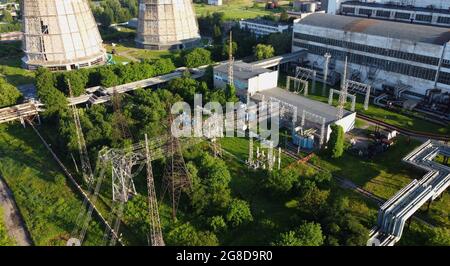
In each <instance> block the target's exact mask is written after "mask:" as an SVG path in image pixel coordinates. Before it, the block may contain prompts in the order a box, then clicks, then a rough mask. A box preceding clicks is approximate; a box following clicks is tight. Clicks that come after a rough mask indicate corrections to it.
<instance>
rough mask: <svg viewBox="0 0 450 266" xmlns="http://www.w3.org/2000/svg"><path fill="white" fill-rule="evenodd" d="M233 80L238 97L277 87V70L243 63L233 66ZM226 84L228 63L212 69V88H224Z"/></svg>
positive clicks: (236, 63)
mask: <svg viewBox="0 0 450 266" xmlns="http://www.w3.org/2000/svg"><path fill="white" fill-rule="evenodd" d="M233 73H234V76H233V80H234V86H235V87H236V92H237V94H238V95H239V96H245V95H247V93H254V92H257V91H264V90H267V89H271V88H274V87H276V86H277V82H278V70H270V69H265V68H262V67H257V66H254V65H251V64H248V63H244V62H235V63H234V64H233ZM226 84H228V63H224V64H221V65H218V66H216V67H214V86H215V87H216V88H224V87H225V86H226Z"/></svg>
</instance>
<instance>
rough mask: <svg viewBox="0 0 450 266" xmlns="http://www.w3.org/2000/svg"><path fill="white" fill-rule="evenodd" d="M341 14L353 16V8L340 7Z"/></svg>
mask: <svg viewBox="0 0 450 266" xmlns="http://www.w3.org/2000/svg"><path fill="white" fill-rule="evenodd" d="M342 13H344V14H355V8H354V7H348V6H344V7H342Z"/></svg>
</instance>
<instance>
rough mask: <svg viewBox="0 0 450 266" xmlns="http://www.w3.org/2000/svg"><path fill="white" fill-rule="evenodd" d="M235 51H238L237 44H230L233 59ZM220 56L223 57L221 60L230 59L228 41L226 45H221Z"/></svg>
mask: <svg viewBox="0 0 450 266" xmlns="http://www.w3.org/2000/svg"><path fill="white" fill-rule="evenodd" d="M237 50H238V45H237V42H232V43H231V53H232V54H233V56H234V57H235V56H236V52H237ZM222 55H223V58H229V57H230V42H229V41H227V42H226V43H224V44H223V46H222Z"/></svg>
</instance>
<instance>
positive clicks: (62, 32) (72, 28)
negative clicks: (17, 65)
mask: <svg viewBox="0 0 450 266" xmlns="http://www.w3.org/2000/svg"><path fill="white" fill-rule="evenodd" d="M21 4H22V12H23V13H22V14H23V26H22V30H23V32H24V39H23V51H24V52H25V56H24V57H23V58H22V61H23V65H24V67H25V68H28V69H36V68H38V67H41V66H42V67H46V68H48V69H50V70H52V71H56V70H71V69H77V68H83V67H89V66H94V65H101V64H104V63H105V62H106V53H105V49H104V48H103V46H102V39H101V37H100V33H99V31H98V28H97V24H96V22H95V20H94V16H93V15H92V12H91V10H90V8H89V3H88V1H87V0H22V1H21Z"/></svg>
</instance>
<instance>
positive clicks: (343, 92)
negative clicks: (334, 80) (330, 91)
mask: <svg viewBox="0 0 450 266" xmlns="http://www.w3.org/2000/svg"><path fill="white" fill-rule="evenodd" d="M347 63H348V62H347V57H345V64H344V75H343V78H342V84H341V93H340V94H339V105H338V113H337V119H341V118H342V117H344V107H345V103H346V102H347Z"/></svg>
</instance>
